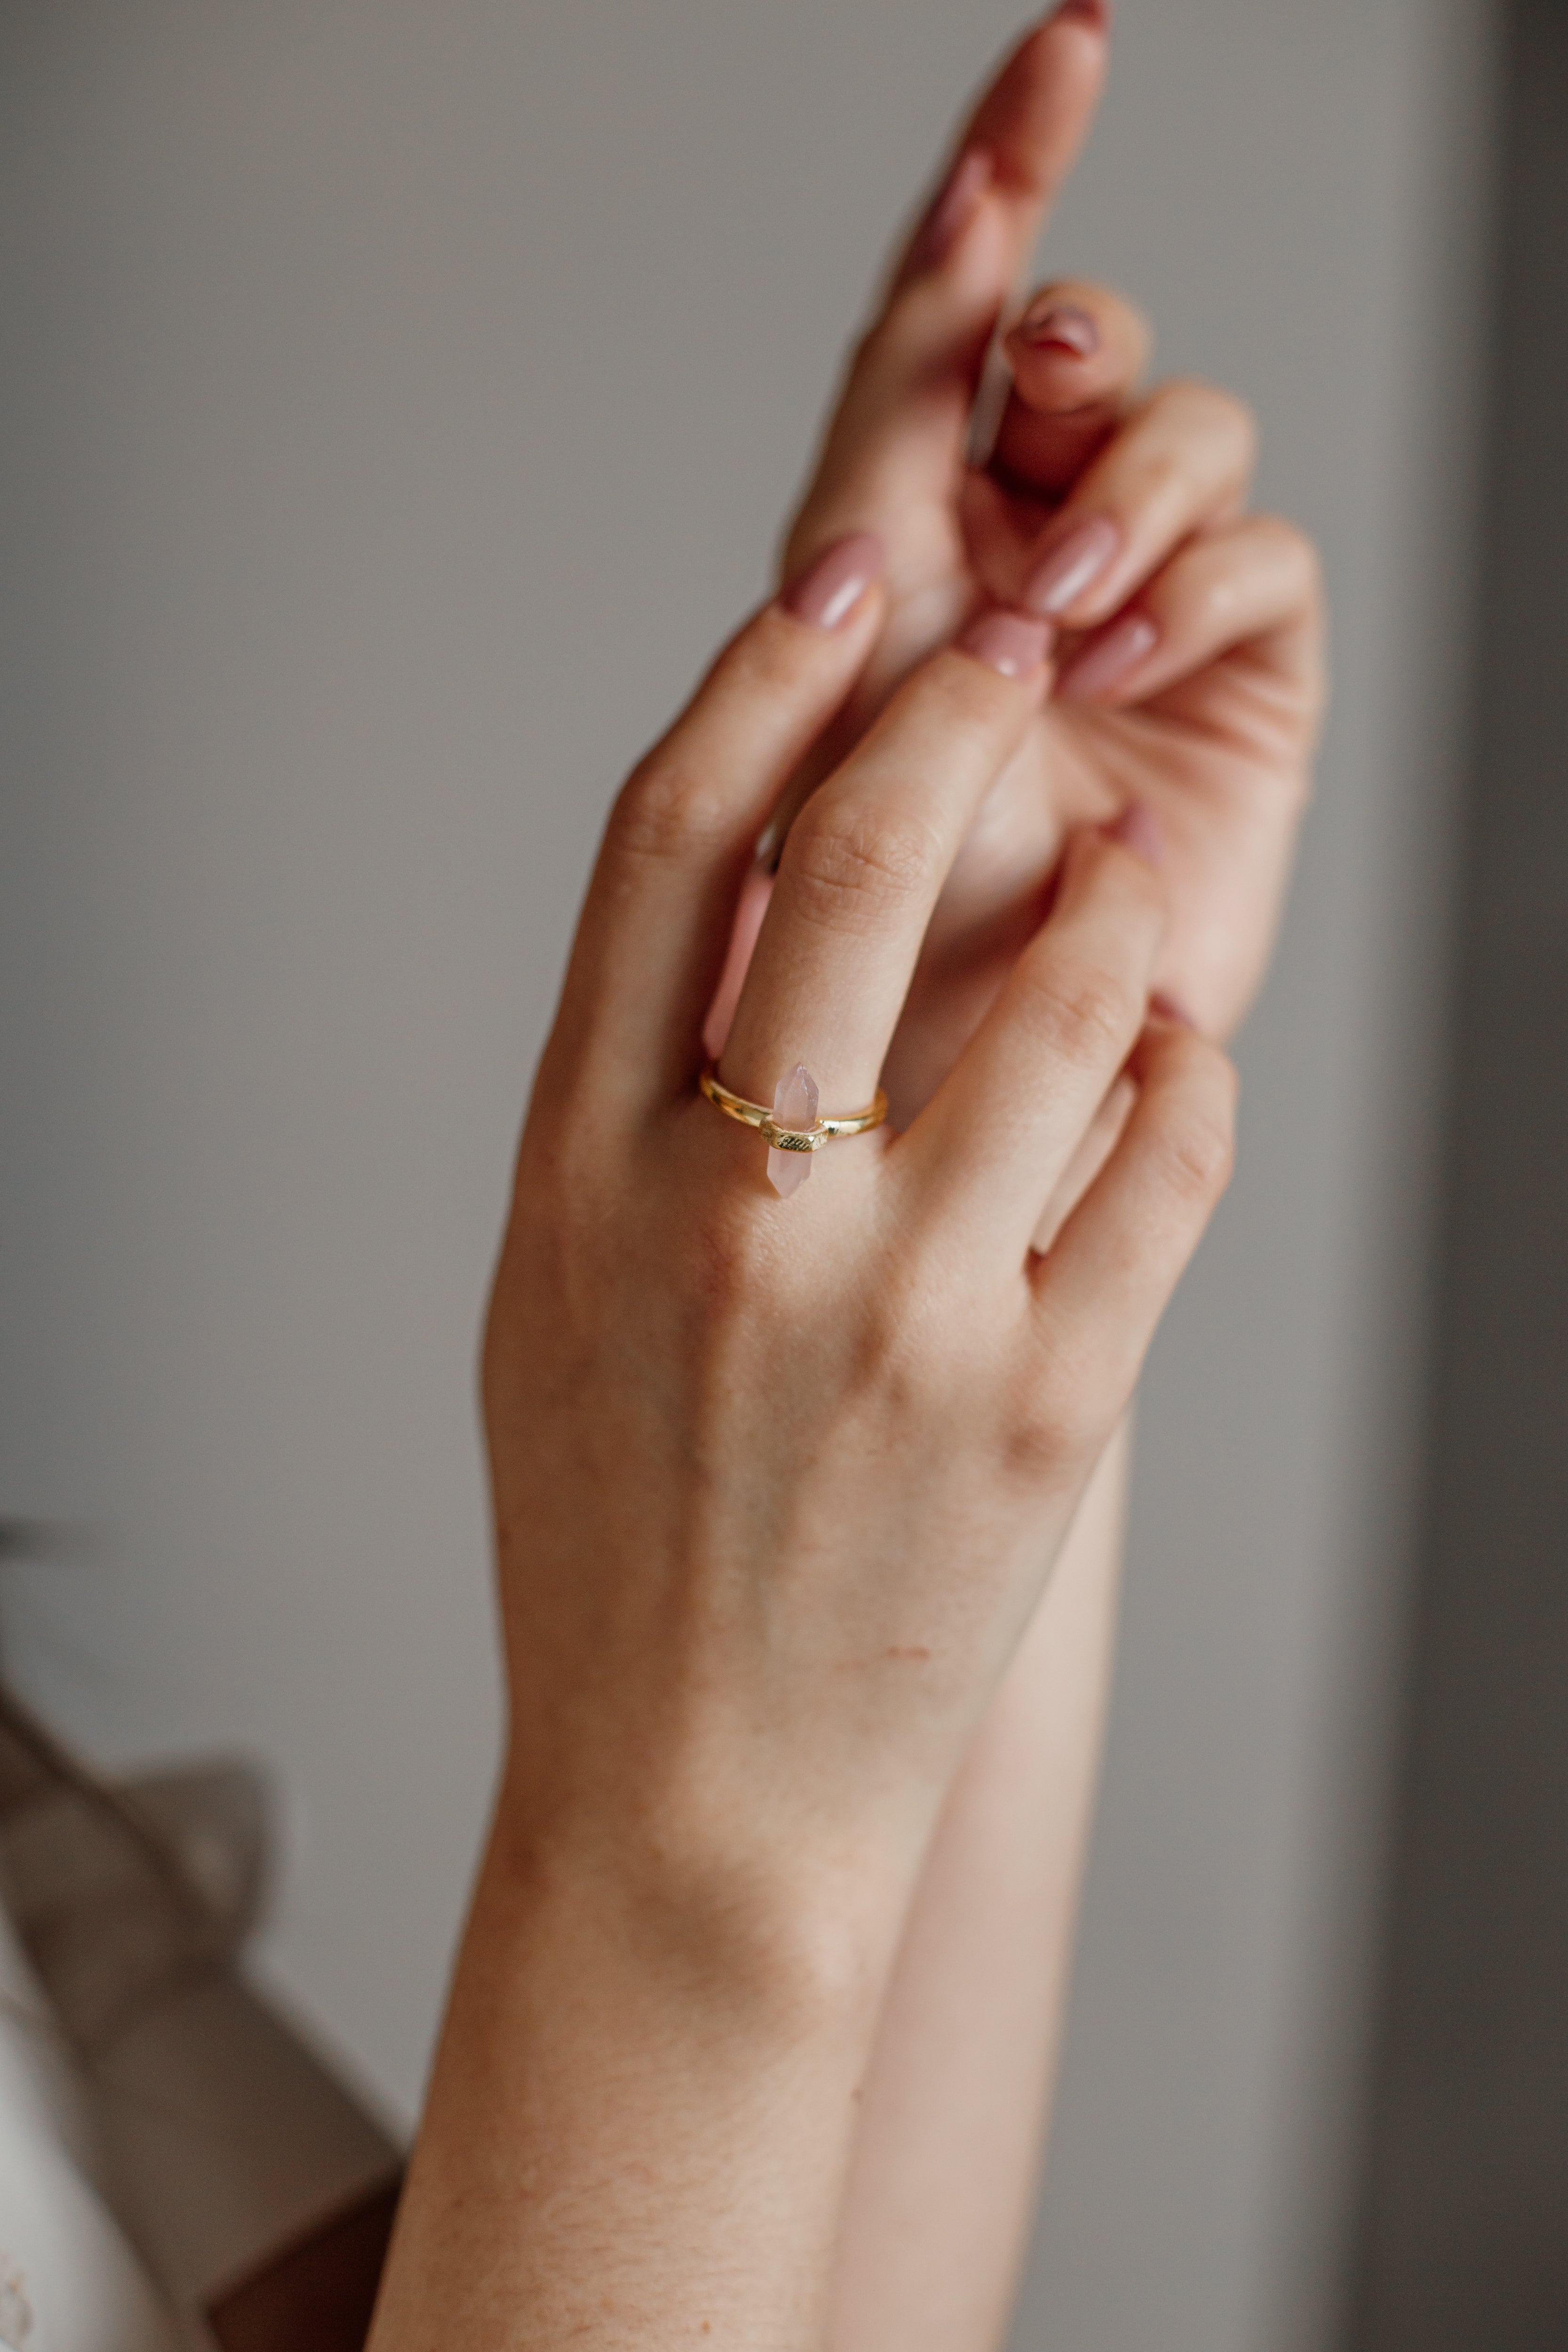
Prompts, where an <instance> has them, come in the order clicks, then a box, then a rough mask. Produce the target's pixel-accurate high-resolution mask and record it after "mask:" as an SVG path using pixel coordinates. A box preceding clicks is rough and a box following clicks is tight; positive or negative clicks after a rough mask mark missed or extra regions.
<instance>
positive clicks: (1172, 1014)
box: [1149, 988, 1198, 1029]
mask: <svg viewBox="0 0 1568 2352" xmlns="http://www.w3.org/2000/svg"><path fill="white" fill-rule="evenodd" d="M1149 1010H1150V1012H1151V1013H1152V1014H1153V1016H1154V1018H1155V1020H1156V1021H1173V1022H1174V1023H1175V1024H1176V1026H1177V1027H1178V1029H1195V1028H1196V1027H1197V1025H1198V1024H1197V1023H1196V1022H1195V1021H1194V1019H1193V1016H1192V1014H1191V1013H1189V1012H1188V1011H1187V1008H1186V1006H1185V1005H1184V1004H1183V1003H1181V1002H1180V1000H1179V999H1178V998H1176V997H1174V996H1173V995H1172V994H1171V992H1170V991H1169V990H1168V989H1164V988H1157V989H1156V990H1155V991H1154V993H1153V994H1152V996H1151V998H1150V999H1149Z"/></svg>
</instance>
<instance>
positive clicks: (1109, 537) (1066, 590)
mask: <svg viewBox="0 0 1568 2352" xmlns="http://www.w3.org/2000/svg"><path fill="white" fill-rule="evenodd" d="M1120 546H1121V526H1120V524H1118V523H1114V522H1112V520H1111V519H1110V516H1109V515H1091V516H1090V518H1089V520H1088V522H1080V523H1079V525H1078V527H1077V528H1076V530H1070V531H1068V535H1067V537H1066V538H1065V539H1064V540H1062V541H1060V542H1059V543H1058V545H1057V546H1055V547H1053V548H1052V550H1051V551H1050V553H1049V554H1048V555H1047V557H1046V558H1045V560H1044V562H1041V563H1039V564H1037V566H1036V569H1035V572H1034V576H1033V578H1032V579H1031V580H1030V582H1029V584H1028V586H1027V587H1026V589H1025V591H1024V602H1025V604H1026V605H1027V606H1028V608H1029V610H1030V612H1031V613H1047V614H1052V615H1055V614H1058V613H1065V612H1066V611H1067V609H1068V605H1069V604H1075V603H1076V602H1077V600H1078V599H1079V597H1080V596H1081V595H1082V594H1083V592H1084V590H1085V589H1086V588H1091V587H1092V586H1093V585H1094V583H1095V582H1096V581H1097V580H1098V579H1099V577H1100V573H1101V572H1103V571H1104V569H1105V567H1106V565H1107V564H1108V563H1109V562H1110V560H1111V558H1112V556H1114V555H1115V553H1116V551H1117V550H1118V548H1119V547H1120Z"/></svg>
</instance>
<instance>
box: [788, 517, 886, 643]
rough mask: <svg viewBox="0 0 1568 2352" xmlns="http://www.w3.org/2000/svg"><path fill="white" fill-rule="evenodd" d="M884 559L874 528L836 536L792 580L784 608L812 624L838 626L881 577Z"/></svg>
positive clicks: (814, 626) (825, 626)
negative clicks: (839, 536)
mask: <svg viewBox="0 0 1568 2352" xmlns="http://www.w3.org/2000/svg"><path fill="white" fill-rule="evenodd" d="M882 562H883V555H882V542H881V541H880V540H879V538H878V537H877V534H876V532H875V531H871V530H858V531H855V532H853V533H852V534H851V536H850V537H849V538H848V539H840V540H837V541H835V542H834V544H833V546H831V547H827V548H824V550H823V551H822V553H821V554H820V555H818V556H815V557H814V558H813V560H812V561H811V562H810V563H808V564H807V565H806V567H805V571H804V572H801V573H800V574H799V576H798V577H797V578H795V579H794V580H792V581H791V582H790V583H789V586H788V587H787V588H786V589H785V590H784V595H783V597H782V599H781V602H782V603H783V605H784V611H785V612H786V613H793V614H795V619H796V620H797V621H806V622H809V623H810V625H811V626H812V627H813V628H816V629H836V628H837V626H838V625H839V623H840V622H841V621H847V619H848V617H849V615H850V614H851V613H852V612H853V611H854V610H855V607H856V605H857V604H858V603H859V602H860V599H861V597H862V596H863V595H864V594H865V593H866V591H867V589H868V588H869V586H870V585H871V583H872V581H873V580H877V579H879V578H880V577H881V572H882Z"/></svg>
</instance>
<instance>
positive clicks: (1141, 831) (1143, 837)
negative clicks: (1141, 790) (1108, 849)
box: [1100, 801, 1165, 866]
mask: <svg viewBox="0 0 1568 2352" xmlns="http://www.w3.org/2000/svg"><path fill="white" fill-rule="evenodd" d="M1100 831H1101V833H1102V834H1104V835H1105V837H1106V839H1107V841H1119V842H1120V843H1121V846H1122V848H1123V849H1130V850H1131V852H1132V854H1133V856H1135V857H1141V858H1142V860H1143V863H1144V865H1145V866H1163V864H1164V862H1165V836H1164V835H1163V833H1162V832H1161V830H1160V825H1159V821H1158V819H1157V818H1156V817H1155V815H1154V813H1153V811H1152V809H1151V808H1150V807H1149V806H1148V805H1147V803H1144V802H1143V801H1129V802H1128V803H1127V805H1126V807H1125V808H1124V809H1123V810H1122V811H1121V815H1120V816H1113V817H1112V818H1111V820H1110V824H1102V825H1101V826H1100Z"/></svg>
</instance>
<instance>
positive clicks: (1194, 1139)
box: [1154, 1089, 1236, 1209]
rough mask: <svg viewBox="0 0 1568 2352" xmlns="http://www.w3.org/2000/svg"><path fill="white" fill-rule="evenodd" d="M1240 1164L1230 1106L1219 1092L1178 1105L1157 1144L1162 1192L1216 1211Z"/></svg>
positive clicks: (1156, 1167)
mask: <svg viewBox="0 0 1568 2352" xmlns="http://www.w3.org/2000/svg"><path fill="white" fill-rule="evenodd" d="M1235 1164H1236V1129H1235V1121H1234V1118H1232V1117H1231V1115H1230V1109H1229V1106H1228V1105H1227V1104H1226V1102H1224V1101H1223V1100H1221V1099H1220V1098H1219V1097H1217V1095H1216V1094H1215V1091H1214V1090H1212V1089H1211V1090H1209V1098H1208V1099H1206V1100H1205V1099H1199V1098H1197V1097H1195V1096H1188V1097H1186V1098H1185V1099H1183V1100H1180V1101H1178V1102H1175V1103H1173V1105H1172V1106H1171V1107H1170V1108H1169V1109H1168V1111H1167V1113H1166V1115H1165V1117H1164V1118H1163V1121H1162V1122H1161V1127H1160V1130H1159V1133H1158V1135H1157V1137H1156V1139H1155V1149H1154V1171H1155V1176H1156V1179H1157V1181H1158V1182H1159V1183H1160V1184H1161V1186H1162V1187H1163V1190H1164V1191H1165V1192H1168V1193H1170V1194H1172V1195H1173V1197H1174V1198H1175V1199H1176V1200H1178V1201H1180V1202H1183V1203H1184V1204H1188V1205H1191V1206H1192V1207H1194V1208H1198V1209H1203V1208H1207V1207H1209V1206H1212V1204H1213V1203H1214V1202H1215V1201H1217V1200H1218V1199H1219V1197H1220V1195H1221V1194H1222V1193H1223V1192H1224V1191H1225V1189H1226V1185H1227V1184H1228V1183H1229V1181H1230V1178H1231V1173H1232V1171H1233V1169H1234V1167H1235Z"/></svg>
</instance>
